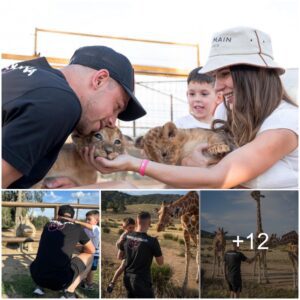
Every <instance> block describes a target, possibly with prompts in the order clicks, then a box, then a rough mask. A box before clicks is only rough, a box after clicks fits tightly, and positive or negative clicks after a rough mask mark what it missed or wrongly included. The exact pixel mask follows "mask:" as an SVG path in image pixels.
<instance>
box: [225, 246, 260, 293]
mask: <svg viewBox="0 0 300 300" xmlns="http://www.w3.org/2000/svg"><path fill="white" fill-rule="evenodd" d="M238 250H239V249H238V247H237V245H236V243H232V250H229V251H227V252H226V253H225V255H224V274H225V278H226V281H227V283H228V287H229V291H230V298H239V296H240V292H241V291H242V274H241V263H242V261H245V262H247V263H249V264H250V263H252V262H253V261H254V260H255V259H256V256H257V255H258V253H256V255H254V257H252V258H247V257H246V256H245V255H244V254H243V253H242V252H240V251H238Z"/></svg>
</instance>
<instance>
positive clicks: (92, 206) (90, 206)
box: [2, 201, 99, 216]
mask: <svg viewBox="0 0 300 300" xmlns="http://www.w3.org/2000/svg"><path fill="white" fill-rule="evenodd" d="M62 205H66V203H36V202H35V203H32V202H18V201H14V202H11V201H2V206H3V207H34V208H54V215H55V216H57V215H58V210H59V207H60V206H62ZM68 205H70V206H72V207H73V208H81V209H99V205H97V204H76V203H74V204H73V203H68Z"/></svg>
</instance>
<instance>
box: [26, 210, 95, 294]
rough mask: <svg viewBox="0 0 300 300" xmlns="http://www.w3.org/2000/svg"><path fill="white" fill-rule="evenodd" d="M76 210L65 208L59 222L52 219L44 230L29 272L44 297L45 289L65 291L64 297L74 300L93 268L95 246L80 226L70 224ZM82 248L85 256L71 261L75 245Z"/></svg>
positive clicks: (59, 215)
mask: <svg viewBox="0 0 300 300" xmlns="http://www.w3.org/2000/svg"><path fill="white" fill-rule="evenodd" d="M64 216H65V217H69V218H73V216H74V209H73V208H72V207H71V206H69V205H62V206H61V207H60V208H59V211H58V220H52V221H51V222H49V223H47V224H46V225H45V227H44V230H43V233H42V235H41V239H40V243H39V248H38V253H37V256H36V258H35V260H34V261H33V262H32V264H31V265H30V273H31V277H32V279H33V280H34V282H35V283H36V284H37V285H38V287H37V288H36V290H35V292H34V293H36V294H43V290H42V288H48V289H52V290H63V297H62V298H75V289H76V287H77V286H78V285H79V283H80V282H81V280H83V279H84V278H85V277H86V275H87V274H88V272H89V271H90V269H91V266H92V261H93V254H94V253H95V247H94V245H93V243H92V241H91V240H90V238H89V237H88V236H87V235H86V233H85V232H84V230H83V228H82V227H81V226H80V225H79V224H75V223H73V222H69V221H67V220H66V219H64ZM77 243H80V244H82V245H83V253H80V254H79V255H78V256H75V257H73V258H72V255H73V253H74V252H75V249H76V244H77Z"/></svg>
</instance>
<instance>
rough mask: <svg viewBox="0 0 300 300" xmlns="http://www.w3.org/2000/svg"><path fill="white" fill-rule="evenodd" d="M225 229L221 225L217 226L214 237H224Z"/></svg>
mask: <svg viewBox="0 0 300 300" xmlns="http://www.w3.org/2000/svg"><path fill="white" fill-rule="evenodd" d="M227 233H228V232H227V231H224V228H223V227H218V229H217V231H215V234H216V237H218V238H219V239H223V238H225V235H226V234H227Z"/></svg>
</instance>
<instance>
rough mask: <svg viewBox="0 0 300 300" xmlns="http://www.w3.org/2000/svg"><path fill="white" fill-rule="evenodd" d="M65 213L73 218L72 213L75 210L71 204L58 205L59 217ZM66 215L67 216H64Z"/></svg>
mask: <svg viewBox="0 0 300 300" xmlns="http://www.w3.org/2000/svg"><path fill="white" fill-rule="evenodd" d="M66 214H69V215H70V218H73V217H74V214H75V210H74V208H73V207H72V206H70V205H62V206H60V207H59V210H58V215H59V216H60V217H63V216H65V215H66ZM66 217H67V216H66Z"/></svg>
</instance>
